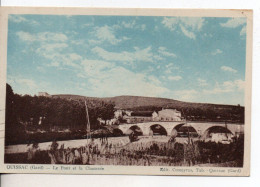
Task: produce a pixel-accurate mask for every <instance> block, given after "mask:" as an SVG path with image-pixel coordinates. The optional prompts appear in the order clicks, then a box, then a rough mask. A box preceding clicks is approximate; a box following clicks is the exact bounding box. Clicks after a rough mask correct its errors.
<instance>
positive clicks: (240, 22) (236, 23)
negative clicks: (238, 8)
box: [220, 18, 246, 36]
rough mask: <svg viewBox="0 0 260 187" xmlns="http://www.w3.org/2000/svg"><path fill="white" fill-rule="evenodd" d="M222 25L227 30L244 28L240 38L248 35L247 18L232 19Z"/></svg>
mask: <svg viewBox="0 0 260 187" xmlns="http://www.w3.org/2000/svg"><path fill="white" fill-rule="evenodd" d="M220 25H221V26H222V27H227V28H237V27H240V26H242V29H241V31H240V36H244V35H245V34H246V18H231V19H229V20H228V21H227V22H225V23H220Z"/></svg>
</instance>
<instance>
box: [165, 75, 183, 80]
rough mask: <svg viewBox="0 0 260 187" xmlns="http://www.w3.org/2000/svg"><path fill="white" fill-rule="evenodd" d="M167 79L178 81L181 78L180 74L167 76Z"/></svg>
mask: <svg viewBox="0 0 260 187" xmlns="http://www.w3.org/2000/svg"><path fill="white" fill-rule="evenodd" d="M168 79H169V80H172V81H179V80H181V79H182V77H181V76H169V77H168Z"/></svg>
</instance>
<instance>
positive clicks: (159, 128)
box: [149, 124, 167, 136]
mask: <svg viewBox="0 0 260 187" xmlns="http://www.w3.org/2000/svg"><path fill="white" fill-rule="evenodd" d="M149 130H150V131H149V135H166V136H167V130H166V129H165V127H163V125H160V124H153V125H151V126H150V128H149Z"/></svg>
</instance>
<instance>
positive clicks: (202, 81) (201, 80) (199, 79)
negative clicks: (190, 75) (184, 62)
mask: <svg viewBox="0 0 260 187" xmlns="http://www.w3.org/2000/svg"><path fill="white" fill-rule="evenodd" d="M197 80H198V84H199V86H207V85H208V83H207V81H206V80H204V79H201V78H198V79H197Z"/></svg>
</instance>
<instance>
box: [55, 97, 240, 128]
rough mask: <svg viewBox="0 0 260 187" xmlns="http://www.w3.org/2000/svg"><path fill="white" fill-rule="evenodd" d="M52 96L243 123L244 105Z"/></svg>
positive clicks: (199, 119)
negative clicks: (169, 109) (170, 109)
mask: <svg viewBox="0 0 260 187" xmlns="http://www.w3.org/2000/svg"><path fill="white" fill-rule="evenodd" d="M52 97H54V98H63V99H70V100H85V99H88V100H99V101H104V102H113V103H114V104H115V108H118V109H129V110H132V111H136V112H137V111H159V110H161V109H162V108H174V109H177V110H179V111H181V113H182V116H183V117H184V118H186V119H187V120H193V121H226V122H241V123H244V107H243V106H239V105H223V104H210V103H192V102H183V101H178V100H174V99H167V98H158V97H142V96H116V97H105V98H98V97H85V96H80V95H52Z"/></svg>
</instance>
